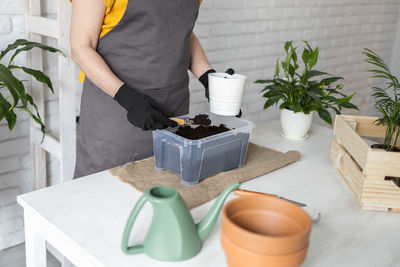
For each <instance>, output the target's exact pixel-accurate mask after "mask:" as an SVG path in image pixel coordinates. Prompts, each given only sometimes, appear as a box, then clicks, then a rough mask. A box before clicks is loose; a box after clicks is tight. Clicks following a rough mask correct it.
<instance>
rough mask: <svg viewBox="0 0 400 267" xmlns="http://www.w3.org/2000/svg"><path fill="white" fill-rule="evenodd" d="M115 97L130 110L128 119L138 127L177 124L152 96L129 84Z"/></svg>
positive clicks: (145, 128)
mask: <svg viewBox="0 0 400 267" xmlns="http://www.w3.org/2000/svg"><path fill="white" fill-rule="evenodd" d="M114 99H115V100H116V101H117V102H118V103H119V104H120V105H121V106H122V107H124V108H125V109H126V110H127V111H128V114H127V117H128V120H129V122H130V123H132V124H133V125H135V126H136V127H139V128H141V129H143V130H155V129H164V128H167V127H176V126H177V123H176V122H175V121H172V120H170V119H168V116H167V115H165V114H164V113H163V112H162V111H161V110H160V107H159V106H158V104H157V103H156V102H155V101H154V100H153V99H152V98H151V97H150V96H148V95H145V94H142V93H139V92H138V91H136V90H135V89H133V88H131V87H129V86H128V85H127V84H124V85H122V86H121V88H119V90H118V92H117V93H116V94H115V96H114Z"/></svg>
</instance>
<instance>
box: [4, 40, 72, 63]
mask: <svg viewBox="0 0 400 267" xmlns="http://www.w3.org/2000/svg"><path fill="white" fill-rule="evenodd" d="M33 48H40V49H42V50H45V51H49V52H51V53H56V52H59V53H61V54H62V55H63V56H65V54H64V53H63V52H62V51H61V50H59V49H57V48H54V47H51V46H47V45H43V44H41V43H36V42H29V43H28V44H25V45H24V46H23V47H21V48H18V49H17V50H15V52H14V54H13V55H12V57H11V59H10V62H9V64H11V63H12V62H13V60H14V58H15V57H16V56H17V55H18V54H19V53H21V52H23V51H29V50H31V49H33Z"/></svg>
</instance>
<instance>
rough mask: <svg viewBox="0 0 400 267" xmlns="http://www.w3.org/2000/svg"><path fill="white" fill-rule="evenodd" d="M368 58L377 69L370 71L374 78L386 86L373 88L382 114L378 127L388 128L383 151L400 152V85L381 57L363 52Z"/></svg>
mask: <svg viewBox="0 0 400 267" xmlns="http://www.w3.org/2000/svg"><path fill="white" fill-rule="evenodd" d="M363 53H364V55H365V56H367V59H365V61H366V62H368V63H370V64H372V65H373V66H374V67H375V68H373V69H371V70H369V72H372V73H373V74H374V75H373V78H378V79H383V81H385V82H386V84H385V86H384V87H383V88H382V87H373V88H372V89H373V95H372V96H373V97H374V99H375V101H376V102H375V107H376V109H377V110H378V112H379V113H380V115H381V116H380V118H379V119H377V120H376V122H375V123H376V124H377V125H382V126H386V132H385V138H384V141H383V147H382V148H383V149H385V150H387V151H400V150H399V148H397V147H396V143H397V141H398V138H399V135H400V83H399V80H398V79H397V77H395V76H394V75H393V74H392V73H391V71H390V69H389V67H388V66H387V65H386V63H385V62H384V61H383V59H382V58H381V57H379V56H378V55H377V54H376V53H375V52H373V51H372V50H370V49H367V48H365V49H364V51H363Z"/></svg>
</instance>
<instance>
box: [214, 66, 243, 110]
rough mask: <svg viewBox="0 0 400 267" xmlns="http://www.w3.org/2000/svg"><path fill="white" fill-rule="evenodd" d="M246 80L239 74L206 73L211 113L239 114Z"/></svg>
mask: <svg viewBox="0 0 400 267" xmlns="http://www.w3.org/2000/svg"><path fill="white" fill-rule="evenodd" d="M246 80H247V77H246V76H244V75H241V74H233V75H230V74H227V73H210V74H208V85H209V93H210V111H211V113H214V114H217V115H222V116H236V115H237V114H239V111H240V106H241V104H242V98H243V92H244V87H245V84H246Z"/></svg>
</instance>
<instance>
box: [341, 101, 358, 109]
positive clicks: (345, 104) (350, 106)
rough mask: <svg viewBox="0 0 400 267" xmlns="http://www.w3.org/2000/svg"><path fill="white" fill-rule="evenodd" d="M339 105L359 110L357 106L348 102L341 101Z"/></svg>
mask: <svg viewBox="0 0 400 267" xmlns="http://www.w3.org/2000/svg"><path fill="white" fill-rule="evenodd" d="M340 106H342V107H344V108H348V109H356V110H359V109H358V107H357V106H356V105H354V104H352V103H350V102H345V103H341V104H340Z"/></svg>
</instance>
